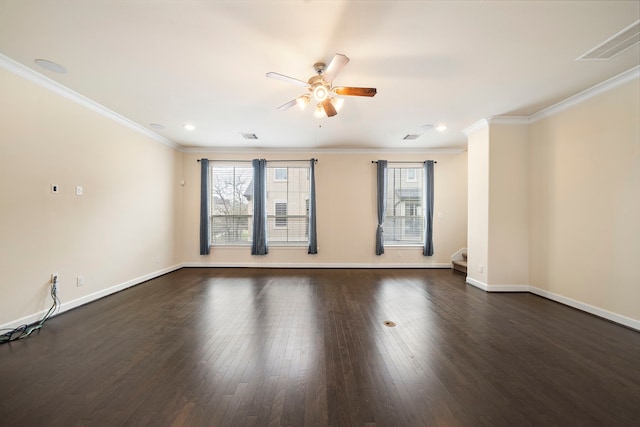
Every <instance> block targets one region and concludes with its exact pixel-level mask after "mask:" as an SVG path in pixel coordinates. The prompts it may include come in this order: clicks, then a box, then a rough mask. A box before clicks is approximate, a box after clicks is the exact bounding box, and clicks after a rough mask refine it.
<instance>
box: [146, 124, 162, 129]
mask: <svg viewBox="0 0 640 427" xmlns="http://www.w3.org/2000/svg"><path fill="white" fill-rule="evenodd" d="M149 127H150V128H152V129H155V130H163V129H164V126H162V125H161V124H160V123H151V124H150V125H149Z"/></svg>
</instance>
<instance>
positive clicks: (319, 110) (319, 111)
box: [313, 104, 326, 119]
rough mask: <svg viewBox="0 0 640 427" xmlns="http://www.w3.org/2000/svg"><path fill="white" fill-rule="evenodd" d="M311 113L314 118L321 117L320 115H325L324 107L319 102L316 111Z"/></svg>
mask: <svg viewBox="0 0 640 427" xmlns="http://www.w3.org/2000/svg"><path fill="white" fill-rule="evenodd" d="M313 115H314V117H315V118H316V119H321V118H322V117H325V116H326V113H325V112H324V108H322V105H321V104H318V105H316V111H314V112H313Z"/></svg>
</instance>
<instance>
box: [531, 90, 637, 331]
mask: <svg viewBox="0 0 640 427" xmlns="http://www.w3.org/2000/svg"><path fill="white" fill-rule="evenodd" d="M639 104H640V87H639V82H638V80H637V79H636V80H634V81H632V82H630V83H626V84H624V85H622V86H618V87H616V88H614V89H612V90H610V91H608V92H605V93H603V94H600V95H597V96H595V97H593V98H591V99H589V100H587V101H585V102H582V103H580V104H578V105H575V106H573V107H571V108H569V109H567V110H565V111H562V112H560V113H557V114H555V115H553V116H551V117H547V118H544V119H542V120H539V121H537V122H535V123H534V124H532V125H531V126H530V187H531V193H530V206H531V209H530V232H531V252H530V269H531V285H532V286H535V287H537V288H540V289H542V290H544V291H548V292H550V293H553V294H556V295H561V296H563V297H566V298H570V299H572V300H576V301H580V302H582V303H585V304H589V305H591V306H595V307H598V308H600V309H603V310H607V311H610V312H613V313H618V314H621V315H623V316H627V317H630V318H633V319H636V320H640V269H639V268H638V260H639V258H640V120H639V117H640V105H639Z"/></svg>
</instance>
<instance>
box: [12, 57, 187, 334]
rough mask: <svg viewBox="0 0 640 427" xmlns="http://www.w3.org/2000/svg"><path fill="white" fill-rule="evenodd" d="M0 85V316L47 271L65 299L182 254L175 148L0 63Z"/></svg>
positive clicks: (41, 287) (27, 301)
mask: <svg viewBox="0 0 640 427" xmlns="http://www.w3.org/2000/svg"><path fill="white" fill-rule="evenodd" d="M0 94H1V95H0V138H1V142H0V195H1V197H2V202H1V208H0V272H2V280H0V325H3V324H8V323H9V322H13V321H16V320H18V319H22V318H25V317H28V316H33V315H35V314H38V313H39V312H41V311H42V310H44V309H46V308H47V307H48V306H49V305H50V303H51V300H50V299H49V297H48V291H49V286H50V285H49V281H50V275H51V273H53V272H58V273H59V275H60V298H61V300H62V302H63V303H64V304H69V303H70V302H73V301H82V300H83V299H86V298H88V299H89V300H90V299H91V295H94V296H95V295H99V294H100V293H102V292H105V291H106V290H108V289H111V288H113V287H114V286H117V285H121V284H123V283H127V282H130V281H131V280H134V279H136V278H139V277H143V276H146V275H149V274H153V273H154V272H158V271H162V270H163V269H167V268H170V267H171V266H174V265H176V264H178V263H179V262H180V261H181V260H180V258H179V253H180V251H179V243H180V241H179V240H178V238H177V235H178V233H179V231H180V229H181V227H182V221H181V220H180V214H181V209H182V206H181V202H180V200H181V197H182V195H181V194H180V191H181V187H180V185H179V178H180V176H181V167H182V162H181V153H179V152H177V151H175V150H173V149H171V148H169V147H167V146H165V145H162V144H160V143H159V142H157V141H154V140H151V139H149V138H148V137H145V136H142V135H141V134H139V133H137V132H134V131H132V130H131V129H129V128H127V127H124V126H123V125H121V124H118V123H116V122H114V121H112V120H109V119H107V118H105V117H103V116H102V115H99V114H97V113H95V112H92V111H90V110H89V109H87V108H84V107H82V106H80V105H78V104H76V103H74V102H72V101H69V100H67V99H65V98H63V97H61V96H60V95H57V94H55V93H53V92H51V91H49V90H47V89H44V88H42V87H40V86H38V85H36V84H34V83H31V82H29V81H27V80H25V79H23V78H21V77H18V76H16V75H14V74H12V73H9V72H7V71H5V70H4V69H0ZM53 183H55V184H58V185H59V186H60V193H59V194H51V192H50V185H51V184H53ZM76 185H81V186H83V189H84V195H83V196H76V195H75V186H76ZM176 201H178V202H176ZM78 276H83V277H84V280H85V285H84V286H82V287H78V286H76V278H77V277H78Z"/></svg>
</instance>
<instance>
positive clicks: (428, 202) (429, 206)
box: [422, 160, 433, 256]
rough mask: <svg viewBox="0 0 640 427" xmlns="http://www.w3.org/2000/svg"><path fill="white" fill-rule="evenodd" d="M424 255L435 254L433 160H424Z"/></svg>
mask: <svg viewBox="0 0 640 427" xmlns="http://www.w3.org/2000/svg"><path fill="white" fill-rule="evenodd" d="M422 168H423V174H422V175H423V177H424V247H423V248H422V254H423V255H424V256H431V255H433V160H427V161H426V162H424V165H423V166H422Z"/></svg>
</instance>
